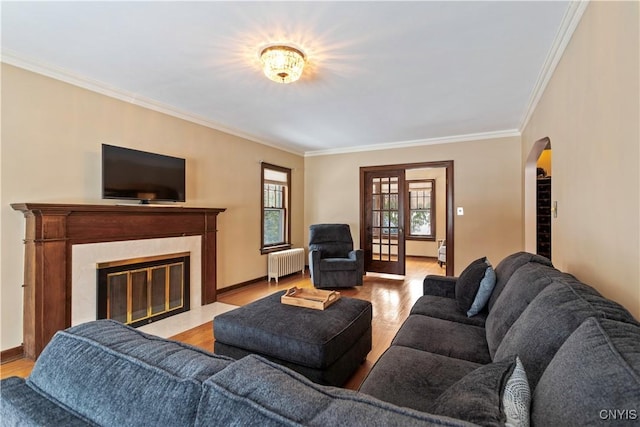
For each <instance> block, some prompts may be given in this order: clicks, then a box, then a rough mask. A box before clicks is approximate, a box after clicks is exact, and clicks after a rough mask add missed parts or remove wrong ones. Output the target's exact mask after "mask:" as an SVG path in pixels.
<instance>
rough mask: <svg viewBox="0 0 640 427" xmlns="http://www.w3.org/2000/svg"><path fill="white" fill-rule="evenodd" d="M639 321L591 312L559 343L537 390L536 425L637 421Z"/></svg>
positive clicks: (533, 414)
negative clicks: (637, 323) (599, 316)
mask: <svg viewBox="0 0 640 427" xmlns="http://www.w3.org/2000/svg"><path fill="white" fill-rule="evenodd" d="M638 402H640V327H639V326H637V325H634V324H631V323H623V322H616V321H613V320H606V319H604V320H598V319H595V318H589V319H587V320H585V321H584V322H583V323H582V325H580V327H579V328H578V329H576V330H575V332H574V333H573V334H571V336H570V337H569V338H567V340H566V341H565V343H564V344H563V345H562V347H560V349H559V350H558V352H557V353H556V355H555V356H554V358H553V359H552V360H551V362H550V363H549V366H548V367H547V369H546V370H545V371H544V373H543V374H542V377H541V378H540V381H539V382H538V386H537V387H536V389H535V391H534V393H533V401H532V406H531V421H532V425H534V426H587V425H637V423H638V419H640V413H638V412H639V411H640V407H638Z"/></svg>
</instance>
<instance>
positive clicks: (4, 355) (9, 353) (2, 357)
mask: <svg viewBox="0 0 640 427" xmlns="http://www.w3.org/2000/svg"><path fill="white" fill-rule="evenodd" d="M22 358H24V346H22V345H21V346H18V347H14V348H10V349H8V350H3V351H1V352H0V365H4V364H5V363H9V362H13V361H14V360H18V359H22Z"/></svg>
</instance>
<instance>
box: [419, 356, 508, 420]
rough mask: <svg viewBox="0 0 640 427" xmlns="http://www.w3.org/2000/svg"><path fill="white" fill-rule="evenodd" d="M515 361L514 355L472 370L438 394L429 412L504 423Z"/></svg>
mask: <svg viewBox="0 0 640 427" xmlns="http://www.w3.org/2000/svg"><path fill="white" fill-rule="evenodd" d="M515 364H516V362H515V357H514V358H512V359H511V360H504V361H501V362H496V363H489V364H488V365H484V366H481V367H480V368H478V369H476V370H475V371H472V372H470V373H469V374H467V375H466V376H465V377H463V378H462V379H460V380H459V381H458V382H456V383H455V384H453V385H452V386H451V387H449V388H448V389H447V390H446V391H445V392H444V393H442V394H441V395H440V396H438V398H437V399H436V400H435V402H434V405H433V407H432V408H430V410H429V412H431V413H433V414H436V415H445V416H448V417H452V418H458V419H461V420H465V421H469V422H472V423H474V424H479V425H482V426H503V425H504V422H505V421H506V417H505V414H504V412H503V411H502V406H501V399H502V393H503V390H504V388H505V385H506V383H507V379H508V378H509V376H510V375H511V373H512V372H513V369H514V367H515Z"/></svg>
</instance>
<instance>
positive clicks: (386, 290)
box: [0, 257, 445, 390]
mask: <svg viewBox="0 0 640 427" xmlns="http://www.w3.org/2000/svg"><path fill="white" fill-rule="evenodd" d="M444 271H445V270H444V268H441V267H439V266H438V262H437V260H436V259H435V258H418V257H407V262H406V272H407V274H406V276H404V277H401V276H389V275H377V274H368V275H367V276H365V278H364V284H363V286H361V287H356V288H350V289H341V290H340V292H341V293H342V295H343V296H348V297H353V298H360V299H364V300H367V301H371V304H372V306H373V322H372V327H373V345H372V349H371V352H370V353H369V355H368V356H367V360H366V362H365V363H363V364H362V365H361V366H360V368H359V369H358V371H356V373H355V374H354V375H353V377H351V379H350V380H349V381H348V382H347V383H346V384H345V386H344V387H345V388H349V389H353V390H355V389H357V388H358V387H359V386H360V383H361V382H362V380H363V379H364V378H365V377H366V375H367V373H368V372H369V371H370V370H371V367H372V366H373V365H374V363H375V362H376V361H377V360H378V358H379V357H380V355H381V354H382V353H383V352H384V351H385V350H386V349H387V348H388V347H389V344H390V343H391V340H392V339H393V337H394V335H395V334H396V332H397V331H398V328H400V325H401V324H402V322H404V320H405V319H406V318H407V316H409V311H410V310H411V306H413V304H414V303H415V301H416V300H417V299H418V298H419V297H420V296H421V295H422V281H423V279H424V277H425V276H426V275H427V274H437V275H444ZM292 286H297V287H306V288H312V287H313V285H312V284H311V279H310V278H309V274H308V273H307V274H306V275H305V276H304V277H302V276H301V275H298V274H294V275H291V276H288V277H285V278H283V279H281V280H280V283H279V284H278V285H275V284H274V283H273V282H271V284H268V283H267V281H266V280H264V281H261V282H257V283H254V284H251V285H248V286H245V287H243V288H240V289H235V290H232V291H228V292H223V293H220V294H218V301H219V302H222V303H226V304H233V305H245V304H248V303H250V302H252V301H255V300H257V299H259V298H262V297H264V296H267V295H269V294H272V293H274V292H277V291H280V290H285V289H288V288H290V287H292ZM171 338H172V339H174V340H177V341H182V342H185V343H189V344H191V345H194V346H197V347H200V348H204V349H205V350H208V351H212V350H213V342H214V337H213V325H212V323H211V322H207V323H205V324H204V325H201V326H198V327H196V328H193V329H189V330H187V331H184V332H182V333H180V334H177V335H175V336H173V337H171ZM32 369H33V362H32V361H30V360H27V359H20V360H16V361H13V362H8V363H5V364H3V365H0V378H6V377H10V376H19V377H27V376H28V375H29V373H30V372H31V370H32Z"/></svg>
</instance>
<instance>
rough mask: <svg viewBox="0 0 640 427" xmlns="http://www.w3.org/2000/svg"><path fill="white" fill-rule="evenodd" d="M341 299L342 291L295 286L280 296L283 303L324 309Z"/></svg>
mask: <svg viewBox="0 0 640 427" xmlns="http://www.w3.org/2000/svg"><path fill="white" fill-rule="evenodd" d="M339 299H340V292H336V291H323V290H320V289H306V288H298V287H295V286H294V287H293V288H291V289H289V290H287V292H285V294H284V295H282V296H281V297H280V302H281V303H282V304H288V305H295V306H298V307H307V308H313V309H314V310H324V309H325V308H327V307H329V306H330V305H331V304H333V303H334V302H336V301H338V300H339Z"/></svg>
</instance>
